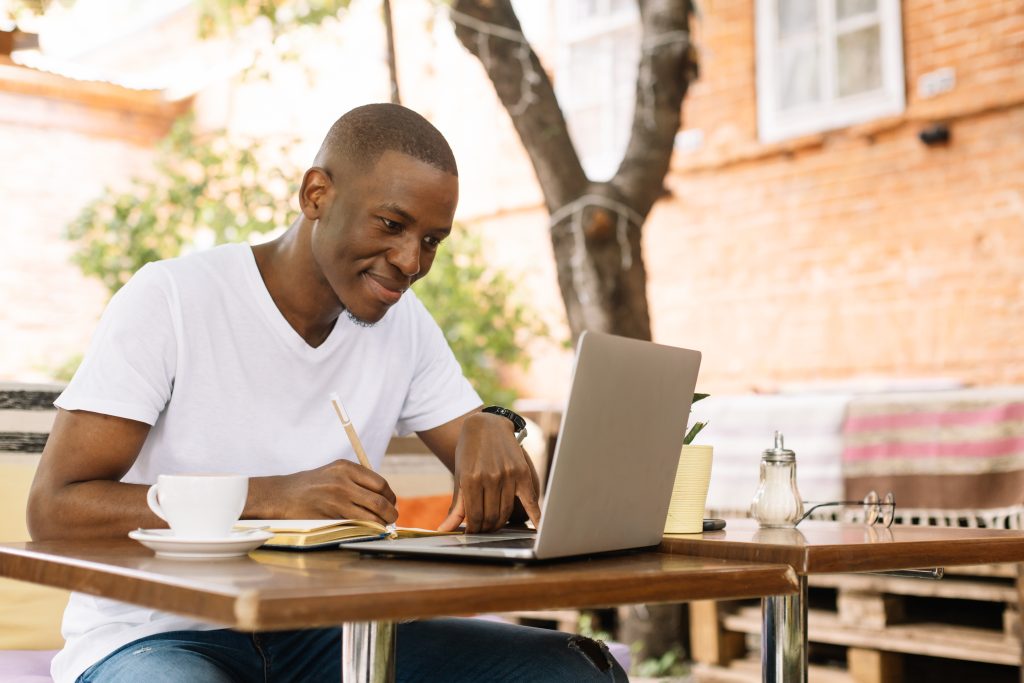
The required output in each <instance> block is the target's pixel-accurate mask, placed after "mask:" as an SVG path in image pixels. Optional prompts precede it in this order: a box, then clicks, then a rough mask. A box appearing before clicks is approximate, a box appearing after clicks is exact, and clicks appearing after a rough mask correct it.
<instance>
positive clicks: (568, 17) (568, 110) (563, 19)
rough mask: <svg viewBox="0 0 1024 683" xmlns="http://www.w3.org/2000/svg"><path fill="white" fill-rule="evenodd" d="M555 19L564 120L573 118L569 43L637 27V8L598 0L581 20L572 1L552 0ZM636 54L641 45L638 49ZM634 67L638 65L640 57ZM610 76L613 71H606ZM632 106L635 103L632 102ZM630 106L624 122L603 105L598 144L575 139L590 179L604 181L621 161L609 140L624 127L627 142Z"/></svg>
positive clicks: (633, 90) (611, 92) (557, 81)
mask: <svg viewBox="0 0 1024 683" xmlns="http://www.w3.org/2000/svg"><path fill="white" fill-rule="evenodd" d="M554 2H555V9H556V12H557V15H556V19H557V22H558V24H557V25H558V31H557V54H556V60H555V65H556V66H555V94H556V96H557V97H558V100H559V103H560V104H561V107H562V111H563V112H564V114H565V118H566V122H567V123H568V122H570V121H571V120H572V116H573V112H574V111H575V109H576V107H575V106H574V104H575V103H574V102H573V101H572V97H571V88H570V87H569V86H570V78H571V76H570V64H569V55H570V51H571V47H572V45H574V44H575V43H582V42H586V41H589V40H594V39H597V38H600V37H602V36H605V35H608V34H613V33H617V32H619V31H622V30H626V29H630V28H633V27H637V28H638V29H639V26H640V11H639V8H638V7H637V5H636V4H635V3H628V4H627V5H625V6H624V7H621V8H620V9H619V10H618V11H615V12H612V11H611V6H612V5H611V0H597V7H598V12H597V13H596V14H595V16H593V17H590V18H584V19H580V18H577V17H574V16H573V9H574V8H573V2H570V1H569V0H554ZM637 54H638V57H639V55H640V48H639V46H638V48H637ZM637 66H638V67H639V59H638V63H637ZM608 77H609V79H611V78H612V74H609V76H608ZM614 85H615V84H614V83H609V88H608V89H607V90H606V91H604V92H605V93H608V94H606V95H603V97H604V101H605V102H607V103H609V104H614V102H615V96H616V92H615V88H614ZM630 88H631V93H632V94H633V97H635V96H636V79H635V77H634V79H633V81H632V83H630ZM634 108H635V102H634ZM632 109H633V108H631V109H630V113H629V115H628V117H627V118H628V120H627V121H626V122H625V123H623V122H621V121H616V120H615V108H614V107H613V106H611V107H609V106H605V107H602V112H601V133H600V136H599V138H600V140H599V143H598V146H597V147H596V148H591V147H589V146H588V145H586V144H585V143H584V142H582V141H578V140H574V142H575V144H576V151H577V153H578V154H579V157H580V163H581V164H582V165H583V168H584V170H585V171H586V172H587V175H588V176H589V177H590V178H591V179H593V180H606V179H608V178H611V177H612V175H614V174H615V171H616V170H617V169H618V167H619V164H620V163H621V162H622V153H623V151H624V149H613V148H611V146H610V143H609V142H608V141H610V140H614V139H615V138H616V133H618V132H620V131H618V130H617V128H618V127H619V126H622V125H625V127H626V140H627V142H628V134H629V130H630V128H631V126H632V120H633V110H632Z"/></svg>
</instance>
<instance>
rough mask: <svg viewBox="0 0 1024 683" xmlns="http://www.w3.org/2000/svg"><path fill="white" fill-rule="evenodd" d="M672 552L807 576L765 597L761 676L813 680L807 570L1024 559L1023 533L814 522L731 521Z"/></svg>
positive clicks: (666, 543) (670, 547)
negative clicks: (785, 591) (772, 525)
mask: <svg viewBox="0 0 1024 683" xmlns="http://www.w3.org/2000/svg"><path fill="white" fill-rule="evenodd" d="M658 549H659V550H660V551H661V552H665V553H679V554H681V555H685V556H694V557H704V558H709V559H712V558H714V559H722V560H736V561H745V562H769V563H773V564H775V563H783V564H787V565H789V566H790V567H792V568H793V569H794V570H795V571H796V573H797V574H798V575H799V577H800V587H799V590H798V591H797V592H796V593H793V594H791V595H786V596H768V595H767V594H766V596H765V597H762V600H761V604H762V611H761V613H762V624H761V662H762V679H763V680H764V681H766V682H771V683H782V682H783V681H785V682H786V683H793V682H794V681H805V682H806V681H807V576H808V575H809V574H830V573H838V572H871V571H875V572H878V571H893V570H903V569H913V568H922V567H930V568H934V567H944V566H952V565H967V564H992V563H998V562H1024V532H1022V531H1002V530H996V529H960V528H943V527H924V526H892V527H891V528H888V529H886V528H884V527H869V526H865V525H858V524H840V523H837V522H813V521H807V522H803V523H801V524H800V526H799V527H797V528H795V529H761V528H758V525H757V522H755V521H754V520H751V519H738V520H729V521H728V524H727V527H726V529H725V530H723V531H716V532H711V533H706V534H678V535H669V536H666V537H665V539H664V540H663V541H662V543H661V546H660V547H659V548H658Z"/></svg>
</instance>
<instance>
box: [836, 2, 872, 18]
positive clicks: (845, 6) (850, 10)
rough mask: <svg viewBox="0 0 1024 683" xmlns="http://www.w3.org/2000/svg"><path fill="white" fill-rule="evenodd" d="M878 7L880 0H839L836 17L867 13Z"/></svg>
mask: <svg viewBox="0 0 1024 683" xmlns="http://www.w3.org/2000/svg"><path fill="white" fill-rule="evenodd" d="M876 9H878V0H837V2H836V17H837V18H838V19H847V18H849V17H855V16H857V15H858V14H867V13H868V12H874V11H875V10H876Z"/></svg>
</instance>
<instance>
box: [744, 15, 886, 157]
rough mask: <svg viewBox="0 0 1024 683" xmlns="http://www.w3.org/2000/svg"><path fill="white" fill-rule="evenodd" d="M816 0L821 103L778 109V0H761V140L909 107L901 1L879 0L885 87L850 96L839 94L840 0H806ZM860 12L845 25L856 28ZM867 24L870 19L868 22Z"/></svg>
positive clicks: (830, 127) (758, 21) (758, 19)
mask: <svg viewBox="0 0 1024 683" xmlns="http://www.w3.org/2000/svg"><path fill="white" fill-rule="evenodd" d="M804 1H805V2H817V3H818V17H819V21H820V22H821V24H820V26H819V29H818V38H817V40H818V48H819V50H820V52H819V54H820V55H821V57H820V61H821V65H822V68H821V69H819V83H818V86H819V90H820V92H821V93H822V98H821V100H820V101H818V102H812V103H808V104H805V105H800V106H797V107H793V108H791V109H788V110H786V111H782V110H780V108H779V103H778V94H779V87H778V86H779V82H778V78H779V63H778V61H779V50H778V49H777V47H776V45H777V42H778V0H757V16H756V36H757V124H758V125H757V128H758V137H759V138H760V140H761V141H762V142H777V141H779V140H785V139H787V138H792V137H798V136H800V135H809V134H812V133H820V132H822V131H826V130H834V129H836V128H843V127H845V126H850V125H854V124H857V123H863V122H865V121H870V120H872V119H877V118H882V117H885V116H894V115H896V114H900V113H902V112H903V111H904V109H905V108H906V97H905V93H904V77H903V29H902V21H901V16H900V0H878V10H877V11H878V16H879V22H878V24H879V30H880V36H879V44H880V48H881V67H882V87H881V88H880V89H879V90H875V91H873V92H867V93H858V94H856V95H850V96H847V97H840V96H839V95H838V78H837V76H836V60H837V54H836V53H837V48H836V36H837V22H836V17H835V6H836V0H804ZM859 21H862V19H861V18H859V17H852V18H849V19H845V20H843V27H844V28H846V29H851V30H852V29H855V28H857V26H856V25H857V23H858V22H859ZM865 25H868V24H865Z"/></svg>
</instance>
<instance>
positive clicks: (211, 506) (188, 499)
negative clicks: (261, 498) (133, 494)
mask: <svg viewBox="0 0 1024 683" xmlns="http://www.w3.org/2000/svg"><path fill="white" fill-rule="evenodd" d="M248 493H249V478H248V477H244V476H242V475H240V474H161V475H160V476H159V477H157V481H156V483H155V484H153V485H152V486H150V487H149V492H148V493H147V494H146V502H147V503H149V509H150V510H152V511H153V512H154V513H155V514H156V516H157V517H159V518H160V519H162V520H164V521H165V522H167V523H168V524H169V525H170V526H171V531H172V532H174V535H175V536H180V537H182V538H224V537H226V536H228V535H229V534H230V533H231V528H232V527H233V526H234V524H235V522H237V521H238V518H239V517H241V516H242V510H243V509H244V508H245V499H246V496H247V495H248Z"/></svg>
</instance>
